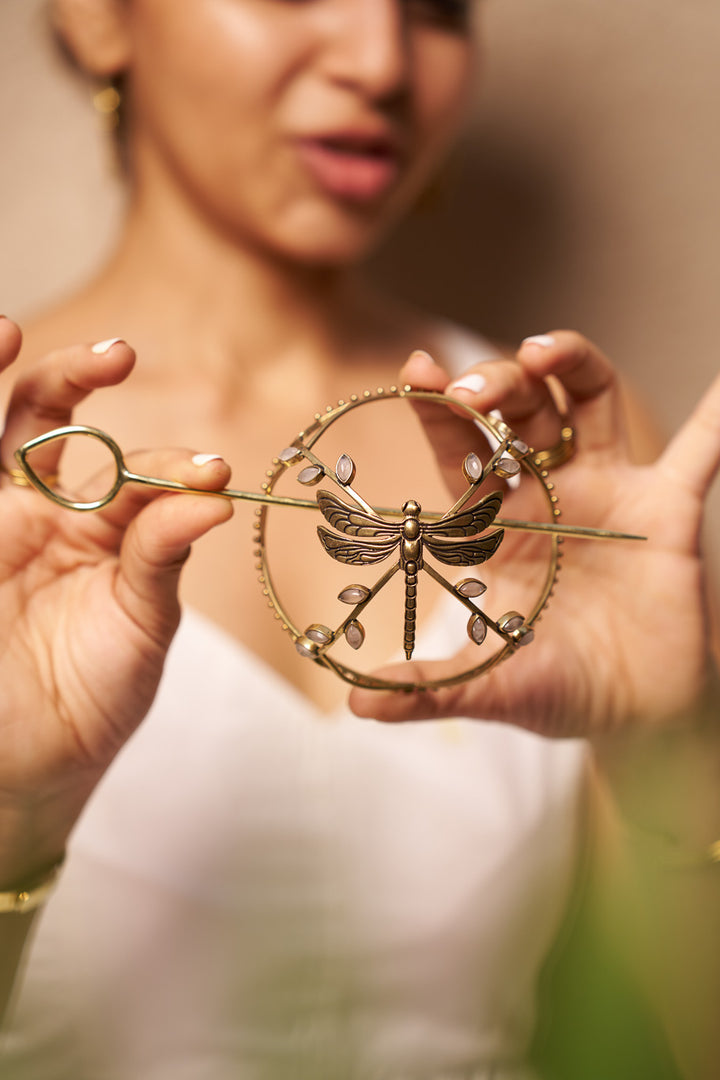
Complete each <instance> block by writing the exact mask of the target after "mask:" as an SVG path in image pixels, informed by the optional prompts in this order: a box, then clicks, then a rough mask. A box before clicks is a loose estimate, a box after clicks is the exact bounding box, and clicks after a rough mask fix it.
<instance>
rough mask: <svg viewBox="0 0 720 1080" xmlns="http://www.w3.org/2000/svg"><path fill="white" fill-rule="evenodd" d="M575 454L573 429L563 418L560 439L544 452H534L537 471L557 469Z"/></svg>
mask: <svg viewBox="0 0 720 1080" xmlns="http://www.w3.org/2000/svg"><path fill="white" fill-rule="evenodd" d="M574 454H575V428H574V427H573V426H572V424H570V423H569V421H568V420H567V418H566V417H563V426H562V430H561V431H560V438H559V439H558V441H557V442H556V443H554V444H553V445H552V446H548V448H547V449H546V450H537V451H536V452H535V464H536V465H537V467H538V468H539V469H559V468H560V466H561V465H564V464H565V462H566V461H569V460H570V458H571V457H573V456H574Z"/></svg>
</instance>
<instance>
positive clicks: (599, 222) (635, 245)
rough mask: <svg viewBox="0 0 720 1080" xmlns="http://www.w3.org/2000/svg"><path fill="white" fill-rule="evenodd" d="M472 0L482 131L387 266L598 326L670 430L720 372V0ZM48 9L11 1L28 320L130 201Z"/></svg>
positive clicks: (7, 183)
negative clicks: (479, 6) (478, 17)
mask: <svg viewBox="0 0 720 1080" xmlns="http://www.w3.org/2000/svg"><path fill="white" fill-rule="evenodd" d="M480 2H482V3H483V6H484V28H485V32H484V37H485V75H484V80H483V85H482V87H481V90H480V93H479V95H478V102H477V108H476V116H475V120H474V123H473V126H472V131H471V133H470V134H469V136H468V138H467V139H466V140H465V142H464V144H463V145H462V146H461V148H460V150H459V152H458V154H457V156H456V159H455V161H454V163H453V166H452V168H451V169H450V170H449V179H448V183H447V184H446V185H445V190H444V191H443V192H442V193H441V195H440V197H439V199H438V200H437V204H436V205H432V206H430V207H428V208H425V209H424V210H423V211H422V212H418V214H417V215H416V216H415V218H414V219H413V221H412V222H411V223H409V224H408V225H407V226H405V227H403V229H402V230H401V232H400V233H399V234H398V235H397V236H396V237H395V238H394V239H393V241H392V243H391V244H390V245H388V247H387V249H386V250H385V251H384V252H383V253H381V255H380V256H379V257H378V258H377V259H376V260H375V263H374V267H375V270H376V272H377V273H378V274H379V275H381V276H382V277H383V278H386V279H388V280H391V281H392V282H393V283H394V284H395V286H396V287H397V288H398V289H399V291H401V292H404V293H405V294H407V295H408V296H410V297H411V298H414V299H416V300H418V301H420V302H421V303H423V304H425V305H427V306H430V307H432V308H434V309H435V310H438V311H441V312H444V313H446V314H448V315H450V316H452V317H454V318H458V319H461V320H462V321H463V322H465V323H468V324H470V325H472V326H475V327H477V328H478V329H480V330H482V331H484V332H486V333H488V334H490V335H491V336H495V337H498V338H500V339H502V340H504V341H514V340H517V339H518V338H520V337H522V336H523V335H525V334H528V333H534V332H540V331H543V330H546V329H549V328H552V327H556V326H561V325H562V326H576V327H578V328H580V329H582V330H584V331H585V332H586V333H588V334H589V335H591V336H592V337H594V338H595V339H596V340H597V341H598V342H599V343H600V344H601V345H602V346H603V347H604V348H605V349H606V350H607V351H608V352H609V353H610V354H611V355H612V356H613V357H614V358H615V359H616V360H617V362H618V364H619V365H620V366H621V367H622V368H623V370H625V371H626V372H627V373H628V374H629V375H630V376H631V377H632V378H633V379H634V380H635V381H636V382H637V383H638V384H639V385H640V387H641V389H642V392H643V393H644V395H645V396H646V397H647V399H648V400H649V402H650V403H651V404H652V405H653V407H654V408H655V410H656V411H657V413H658V415H659V417H660V419H661V421H662V423H663V424H664V425H665V426H666V427H667V428H668V429H670V428H672V427H674V426H676V425H677V424H678V423H679V421H680V420H681V418H682V417H683V415H684V414H685V413H686V411H687V410H688V409H689V407H690V405H691V404H692V402H693V400H694V399H695V398H696V397H697V395H698V394H699V393H700V391H701V389H702V388H703V387H704V386H705V385H706V384H707V383H708V382H709V380H710V378H711V377H712V375H713V374H714V373H715V372H716V371H717V369H718V346H717V343H716V338H717V334H716V328H715V318H716V315H717V308H718V303H717V295H718V286H719V285H720V196H719V195H718V177H719V176H720V124H719V123H718V103H719V102H720V62H719V60H720V4H718V3H717V0H480ZM44 6H45V5H44V0H0V42H1V43H2V66H1V67H0V131H1V132H2V143H1V147H2V150H1V153H0V220H1V222H2V259H1V260H0V308H1V309H2V310H4V311H6V312H7V313H8V314H11V315H14V316H16V317H22V316H24V315H26V314H27V313H29V312H31V311H33V310H35V309H37V307H39V306H42V305H43V304H44V303H46V302H47V301H48V300H50V299H53V298H55V297H56V296H59V295H62V293H63V292H64V291H66V290H68V289H69V288H71V287H72V285H73V284H74V283H76V282H77V281H78V280H80V279H82V277H83V276H84V275H86V274H87V273H88V272H89V270H90V269H91V268H92V266H93V265H95V264H96V262H97V261H98V259H99V258H100V257H101V256H102V252H103V251H104V250H105V249H106V248H107V246H108V244H109V243H111V239H112V235H113V230H114V227H115V222H116V221H117V215H118V213H119V209H120V206H121V201H122V196H121V191H120V189H119V186H118V185H117V183H116V182H115V180H114V178H113V175H112V174H113V170H112V156H111V154H110V152H109V148H108V147H107V145H106V144H105V142H104V139H103V136H102V135H101V133H99V131H98V129H97V126H96V121H95V117H94V115H93V111H92V108H91V104H90V100H89V93H88V91H87V88H86V87H85V86H83V84H82V83H81V82H78V81H77V80H75V79H74V78H72V77H71V76H69V75H68V74H67V73H66V72H65V71H64V70H63V68H62V64H61V63H59V61H58V60H57V59H56V58H55V57H54V54H53V50H52V48H51V46H50V44H49V42H48V40H47V33H46V31H45V27H44ZM110 329H112V328H110ZM718 487H720V485H718V486H716V497H715V500H714V502H715V509H714V516H715V517H720V491H719V490H718ZM669 512H670V508H669Z"/></svg>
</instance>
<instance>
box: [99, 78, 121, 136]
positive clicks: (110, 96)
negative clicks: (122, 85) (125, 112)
mask: <svg viewBox="0 0 720 1080" xmlns="http://www.w3.org/2000/svg"><path fill="white" fill-rule="evenodd" d="M92 100H93V108H94V109H95V112H96V113H97V114H98V117H99V119H100V124H101V126H102V129H103V131H117V129H118V128H119V127H120V109H121V106H122V95H121V93H120V91H119V90H118V88H117V86H116V85H115V84H114V83H112V82H110V83H107V84H106V85H105V86H102V87H101V88H100V89H99V90H96V92H95V93H94V94H93V99H92Z"/></svg>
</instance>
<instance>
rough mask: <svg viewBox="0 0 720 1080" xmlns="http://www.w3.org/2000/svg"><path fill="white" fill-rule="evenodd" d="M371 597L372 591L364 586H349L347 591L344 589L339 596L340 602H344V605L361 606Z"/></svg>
mask: <svg viewBox="0 0 720 1080" xmlns="http://www.w3.org/2000/svg"><path fill="white" fill-rule="evenodd" d="M369 595H370V590H369V589H366V588H365V586H364V585H348V587H347V589H343V591H342V592H341V593H340V594H339V596H338V600H342V602H343V604H361V603H362V602H363V600H367V598H368V596H369Z"/></svg>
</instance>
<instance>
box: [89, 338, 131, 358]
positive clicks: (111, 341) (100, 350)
mask: <svg viewBox="0 0 720 1080" xmlns="http://www.w3.org/2000/svg"><path fill="white" fill-rule="evenodd" d="M123 340H124V339H123V338H121V337H113V338H108V339H107V341H98V342H97V344H96V345H93V347H92V349H91V350H90V351H91V352H94V353H95V354H96V355H97V356H102V355H103V354H104V353H106V352H110V349H112V347H113V345H117V344H118V342H120V341H123Z"/></svg>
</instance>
